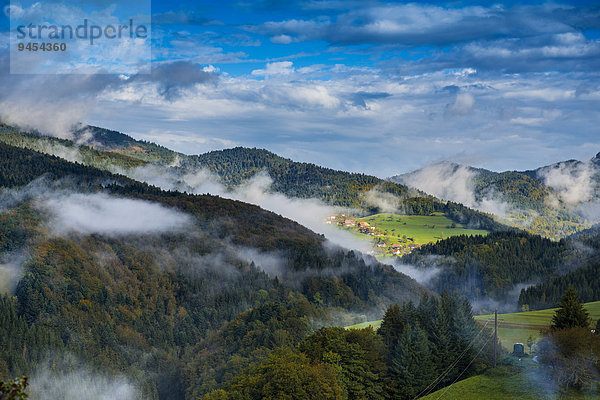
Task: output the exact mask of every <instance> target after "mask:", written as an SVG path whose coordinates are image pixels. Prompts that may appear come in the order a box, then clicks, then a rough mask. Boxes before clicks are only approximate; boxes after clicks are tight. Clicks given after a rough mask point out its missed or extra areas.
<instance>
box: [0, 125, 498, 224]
mask: <svg viewBox="0 0 600 400" xmlns="http://www.w3.org/2000/svg"><path fill="white" fill-rule="evenodd" d="M74 139H75V140H76V141H77V143H74V142H70V141H66V140H61V139H55V138H51V137H47V136H39V135H35V134H31V133H24V132H20V131H19V130H18V129H16V128H14V127H10V126H7V125H0V141H3V142H5V143H8V144H11V145H16V146H20V147H26V148H31V149H33V150H37V151H41V152H45V153H50V154H56V155H59V156H61V157H63V158H67V159H72V160H80V161H81V162H84V163H85V164H86V165H91V166H95V167H98V168H102V169H109V170H112V169H114V167H119V168H121V169H122V170H123V171H125V173H127V171H130V170H131V169H132V168H136V167H139V166H142V165H146V164H148V163H151V164H155V165H159V166H161V167H164V168H169V169H170V170H171V171H173V172H174V173H175V174H184V173H186V171H187V172H195V171H198V170H201V169H204V170H208V171H210V172H212V173H213V174H215V176H217V177H218V179H219V180H220V181H221V182H222V183H223V184H225V185H226V186H229V187H231V186H235V185H239V184H241V183H242V182H244V181H245V180H247V179H249V178H251V177H253V176H255V175H256V174H257V173H260V172H266V173H267V174H268V175H269V177H270V178H271V179H272V180H273V184H272V187H271V189H272V190H274V191H277V192H280V193H283V194H285V195H287V196H289V197H298V198H316V199H319V200H322V201H324V202H325V203H327V204H330V205H334V206H341V207H350V208H353V209H358V210H363V211H365V212H377V211H380V210H381V207H382V205H381V203H382V202H386V203H387V204H390V203H394V206H395V207H397V209H398V211H399V212H401V213H407V214H417V215H428V214H431V213H433V212H443V213H444V214H445V215H446V216H448V217H449V218H451V219H452V220H454V221H456V222H457V223H460V224H463V225H466V226H469V227H473V228H481V229H487V230H490V231H496V230H504V229H506V226H504V225H502V224H500V223H498V222H496V221H495V220H494V218H493V217H492V216H491V215H489V214H484V213H481V212H478V211H475V210H472V209H470V208H467V207H465V206H463V205H461V204H458V203H453V202H446V201H440V200H438V199H436V198H435V197H432V196H426V195H425V194H423V193H422V192H419V191H417V190H414V189H409V188H408V187H406V186H404V185H400V184H397V183H393V182H389V181H386V180H382V179H380V178H377V177H374V176H370V175H365V174H358V173H349V172H345V171H337V170H333V169H329V168H324V167H320V166H317V165H315V164H310V163H301V162H295V161H293V160H289V159H286V158H283V157H280V156H278V155H276V154H274V153H271V152H269V151H267V150H262V149H250V148H243V147H237V148H234V149H228V150H222V151H213V152H209V153H206V154H202V155H199V156H188V155H184V154H181V153H177V152H174V151H172V150H169V149H167V148H165V147H162V146H158V145H156V144H153V143H149V142H145V141H139V140H134V139H132V138H131V137H129V136H127V135H124V134H122V133H119V132H116V131H111V130H107V129H103V128H98V127H90V126H88V127H83V128H80V129H79V130H77V131H76V132H75V133H74ZM390 196H391V197H390ZM382 200H383V201H382ZM390 200H391V201H390Z"/></svg>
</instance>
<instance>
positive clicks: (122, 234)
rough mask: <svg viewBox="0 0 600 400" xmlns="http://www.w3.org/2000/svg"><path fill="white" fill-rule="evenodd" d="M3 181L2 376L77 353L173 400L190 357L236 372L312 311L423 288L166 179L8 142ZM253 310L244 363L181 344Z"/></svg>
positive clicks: (374, 310) (0, 155) (310, 319)
mask: <svg viewBox="0 0 600 400" xmlns="http://www.w3.org/2000/svg"><path fill="white" fill-rule="evenodd" d="M0 187H2V188H3V191H2V209H1V210H2V211H1V212H0V219H1V222H2V223H1V224H0V272H1V273H2V278H3V286H2V287H0V289H1V290H2V292H3V293H8V294H9V295H5V294H2V295H1V297H0V321H2V323H0V347H1V348H2V349H4V351H3V352H2V354H0V379H5V378H7V377H14V376H18V375H21V374H30V375H31V374H35V373H37V372H40V371H39V368H44V365H46V364H45V363H49V365H50V367H48V368H46V371H47V373H53V372H52V371H54V372H56V373H58V372H60V371H66V370H69V369H70V368H74V367H73V365H72V360H73V357H74V358H75V359H79V360H82V361H85V362H86V363H87V364H88V365H89V366H90V367H91V368H93V369H94V370H97V371H101V372H102V373H103V374H107V375H108V376H117V375H119V374H120V375H124V376H125V378H126V379H127V380H128V381H129V382H131V385H132V387H134V388H135V390H136V391H138V392H139V393H141V394H142V395H143V396H141V397H143V398H148V399H156V398H161V399H171V398H177V399H180V398H184V397H185V392H186V390H187V389H186V388H187V387H188V386H189V385H190V384H191V382H194V384H196V383H195V382H196V381H197V377H195V376H194V375H193V374H191V375H189V374H188V372H185V374H184V371H187V368H188V366H191V365H194V368H200V369H202V371H205V372H203V374H204V375H203V376H204V377H205V378H206V379H208V380H215V379H216V380H217V381H222V380H223V379H225V378H226V377H223V376H217V374H218V373H222V372H223V371H224V370H225V369H227V371H229V372H228V373H239V372H241V371H242V369H243V368H244V367H245V366H246V365H248V363H251V362H253V361H255V360H257V359H258V358H259V357H260V355H261V354H266V353H268V352H269V351H271V349H273V348H274V347H276V346H277V345H278V344H281V343H288V344H289V345H293V344H294V343H297V342H298V341H299V340H301V339H302V338H303V337H304V336H305V335H306V334H308V333H309V332H311V331H312V330H314V329H316V328H317V327H319V326H321V325H323V324H340V323H344V321H352V320H356V319H358V320H361V319H362V320H364V319H366V318H369V317H370V316H374V315H377V314H378V315H379V316H381V315H382V313H383V311H384V310H385V309H386V307H387V306H388V305H389V304H390V303H394V302H403V301H405V300H416V299H418V297H419V296H420V295H421V294H422V293H425V292H426V290H425V289H424V288H423V287H421V286H420V285H418V284H417V283H416V282H415V281H413V280H412V279H410V278H408V277H406V276H404V275H402V274H400V273H398V272H396V271H395V270H394V269H393V268H392V267H389V266H385V265H382V264H379V263H377V261H375V260H374V259H372V258H368V257H363V256H362V255H360V254H356V253H354V252H351V251H347V250H343V249H341V248H337V247H335V246H327V247H324V246H323V242H324V239H323V237H322V236H320V235H317V234H315V233H313V232H312V231H310V230H308V229H306V228H304V227H302V226H301V225H299V224H297V223H296V222H293V221H291V220H289V219H286V218H283V217H280V216H278V215H276V214H274V213H271V212H268V211H265V210H263V209H261V208H259V207H257V206H254V205H250V204H246V203H242V202H239V201H233V200H228V199H223V198H220V197H217V196H211V195H190V194H184V193H179V192H173V191H170V192H169V191H163V190H160V189H158V188H155V187H151V186H148V185H146V184H142V183H139V182H136V181H133V180H131V179H129V178H126V177H124V176H120V175H115V174H112V173H109V172H107V171H102V170H99V169H95V168H92V167H89V166H84V165H81V164H75V163H70V162H67V161H65V160H62V159H60V158H58V157H55V156H49V155H46V154H42V153H38V152H34V151H31V150H28V149H22V148H17V147H13V146H8V145H6V144H0ZM5 278H7V279H5ZM7 282H8V285H6V283H7ZM261 309H263V310H265V313H266V314H264V315H262V316H261V317H260V319H261V321H263V322H261V323H259V322H258V320H256V321H255V319H256V318H258V315H254V314H252V315H251V317H250V320H249V322H248V323H249V327H252V329H250V331H251V332H249V333H248V334H249V335H254V334H259V333H258V332H259V331H260V328H259V326H260V324H264V323H265V322H266V321H269V320H270V319H272V321H273V324H274V325H273V326H276V328H274V329H268V330H262V331H261V333H260V335H261V337H262V338H263V340H262V341H260V342H253V345H252V346H253V347H252V349H253V350H254V352H249V353H244V354H243V358H244V360H245V361H244V362H240V360H241V357H242V355H241V353H236V352H233V353H228V354H224V355H222V356H221V358H220V359H219V361H218V362H214V360H208V359H205V358H202V357H201V356H200V355H199V354H198V353H196V352H189V351H188V349H190V348H191V346H196V345H198V346H202V343H205V342H204V341H209V342H206V343H210V341H211V340H213V339H211V338H212V337H213V335H214V334H215V332H218V331H219V329H221V328H222V327H223V326H224V324H226V323H228V322H229V321H232V320H234V319H235V318H236V316H238V315H239V314H240V313H243V312H246V311H248V310H261ZM285 338H289V341H288V339H285ZM49 354H54V355H53V356H52V357H53V358H52V359H50V360H49V359H48V357H49ZM209 362H210V368H208V367H205V363H209ZM234 364H235V366H234ZM207 365H208V364H207ZM75 368H76V367H75ZM36 371H37V372H36ZM211 371H212V372H211ZM184 375H185V377H184ZM188 379H189V380H188Z"/></svg>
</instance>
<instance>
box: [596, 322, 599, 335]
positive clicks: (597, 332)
mask: <svg viewBox="0 0 600 400" xmlns="http://www.w3.org/2000/svg"><path fill="white" fill-rule="evenodd" d="M596 335H600V319H599V320H598V322H596Z"/></svg>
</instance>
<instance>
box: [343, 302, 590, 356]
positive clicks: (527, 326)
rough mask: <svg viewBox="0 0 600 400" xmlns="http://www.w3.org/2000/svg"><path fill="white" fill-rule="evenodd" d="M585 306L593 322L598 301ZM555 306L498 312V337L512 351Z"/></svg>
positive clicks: (544, 323)
mask: <svg viewBox="0 0 600 400" xmlns="http://www.w3.org/2000/svg"><path fill="white" fill-rule="evenodd" d="M585 308H586V309H587V310H588V312H589V313H590V318H591V319H592V321H593V322H594V323H593V324H595V321H596V320H598V319H600V301H595V302H593V303H586V304H585ZM555 311H556V308H551V309H548V310H538V311H528V312H520V313H510V314H498V322H499V328H498V337H499V338H500V343H501V344H502V346H503V347H504V348H506V349H507V350H509V351H512V348H513V345H514V344H515V343H519V342H520V343H527V338H529V336H530V335H531V336H532V337H533V338H534V339H535V338H538V337H539V336H540V330H542V329H544V328H547V327H548V326H549V325H550V322H551V320H552V316H553V315H554V312H555ZM475 319H476V320H478V321H489V322H488V326H492V327H493V325H494V315H493V314H488V315H476V316H475ZM380 325H381V321H368V322H363V323H360V324H356V325H351V326H348V327H347V328H349V329H354V328H356V329H361V328H366V327H367V326H371V327H373V328H374V329H377V328H379V326H380Z"/></svg>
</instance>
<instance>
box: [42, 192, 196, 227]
mask: <svg viewBox="0 0 600 400" xmlns="http://www.w3.org/2000/svg"><path fill="white" fill-rule="evenodd" d="M37 206H38V207H39V208H40V209H42V210H44V211H47V212H49V214H50V226H51V227H52V230H53V232H54V233H56V234H65V233H69V232H76V233H82V234H93V233H97V234H102V235H107V236H118V235H126V234H136V233H139V234H144V233H162V232H168V231H175V230H180V229H182V228H184V227H185V226H186V225H187V224H188V223H190V217H188V216H187V215H185V214H183V213H181V212H178V211H175V210H172V209H169V208H166V207H164V206H162V205H159V204H156V203H151V202H148V201H142V200H133V199H126V198H119V197H114V196H110V195H107V194H104V193H92V194H83V193H68V194H58V195H51V196H46V197H44V198H40V199H38V200H37Z"/></svg>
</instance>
